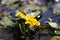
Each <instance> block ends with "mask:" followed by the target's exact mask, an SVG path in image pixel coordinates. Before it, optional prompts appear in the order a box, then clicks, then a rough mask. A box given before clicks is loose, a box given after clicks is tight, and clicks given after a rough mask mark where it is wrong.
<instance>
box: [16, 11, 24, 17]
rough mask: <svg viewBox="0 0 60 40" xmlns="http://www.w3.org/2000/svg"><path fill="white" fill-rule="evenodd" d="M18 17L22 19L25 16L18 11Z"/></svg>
mask: <svg viewBox="0 0 60 40" xmlns="http://www.w3.org/2000/svg"><path fill="white" fill-rule="evenodd" d="M16 15H17V16H18V17H22V16H23V15H24V14H23V13H22V12H21V11H18V12H17V14H16Z"/></svg>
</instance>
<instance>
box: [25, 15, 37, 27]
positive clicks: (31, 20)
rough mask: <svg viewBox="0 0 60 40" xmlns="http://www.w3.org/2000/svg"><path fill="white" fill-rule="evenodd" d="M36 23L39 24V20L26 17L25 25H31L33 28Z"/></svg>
mask: <svg viewBox="0 0 60 40" xmlns="http://www.w3.org/2000/svg"><path fill="white" fill-rule="evenodd" d="M36 22H37V20H36V19H35V17H34V16H28V15H26V22H25V24H30V25H31V26H32V27H33V26H34V25H35V23H36Z"/></svg>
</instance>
